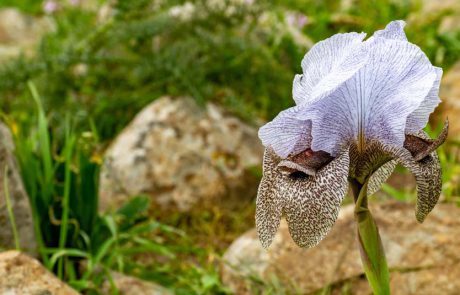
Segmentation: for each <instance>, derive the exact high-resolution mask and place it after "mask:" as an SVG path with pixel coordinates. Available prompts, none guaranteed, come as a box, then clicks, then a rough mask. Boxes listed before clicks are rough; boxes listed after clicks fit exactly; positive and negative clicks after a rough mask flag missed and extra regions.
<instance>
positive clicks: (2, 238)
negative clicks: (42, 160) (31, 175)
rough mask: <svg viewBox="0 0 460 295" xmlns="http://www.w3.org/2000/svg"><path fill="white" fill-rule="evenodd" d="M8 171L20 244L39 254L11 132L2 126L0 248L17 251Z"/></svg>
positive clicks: (0, 143) (30, 211) (27, 198)
mask: <svg viewBox="0 0 460 295" xmlns="http://www.w3.org/2000/svg"><path fill="white" fill-rule="evenodd" d="M6 168H8V172H7V175H8V178H7V186H8V192H9V200H10V202H11V208H12V211H13V215H14V220H15V224H16V230H17V233H18V239H19V244H20V246H21V247H22V248H23V250H26V251H27V252H29V253H31V254H35V253H36V248H37V243H36V240H35V233H34V226H33V220H32V210H31V208H30V203H29V197H28V195H27V193H26V191H25V189H24V185H23V183H22V179H21V176H20V174H19V168H18V165H17V163H16V159H15V156H14V143H13V139H12V137H11V133H10V131H9V129H8V128H7V127H6V126H5V125H4V124H2V123H0V248H14V247H15V241H14V235H13V227H12V223H11V220H10V217H9V214H8V210H7V199H6V196H7V195H6V194H5V191H6V190H5V185H4V184H5V169H6Z"/></svg>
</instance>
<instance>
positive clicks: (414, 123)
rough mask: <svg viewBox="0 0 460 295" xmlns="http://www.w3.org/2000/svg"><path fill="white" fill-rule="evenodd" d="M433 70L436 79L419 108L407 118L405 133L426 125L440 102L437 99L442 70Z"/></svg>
mask: <svg viewBox="0 0 460 295" xmlns="http://www.w3.org/2000/svg"><path fill="white" fill-rule="evenodd" d="M434 70H435V73H436V79H435V80H434V82H433V85H432V87H431V89H430V92H428V95H427V96H426V97H425V99H424V100H423V101H422V103H421V104H420V106H419V107H418V108H417V109H416V110H415V111H414V112H412V113H411V114H410V115H409V116H408V117H407V122H406V133H410V132H417V131H420V130H422V129H423V128H424V127H425V126H426V124H428V119H429V118H430V114H431V113H432V112H433V111H434V109H435V108H436V107H437V106H438V105H439V103H440V102H441V100H440V99H439V86H440V84H441V78H442V69H441V68H438V67H434Z"/></svg>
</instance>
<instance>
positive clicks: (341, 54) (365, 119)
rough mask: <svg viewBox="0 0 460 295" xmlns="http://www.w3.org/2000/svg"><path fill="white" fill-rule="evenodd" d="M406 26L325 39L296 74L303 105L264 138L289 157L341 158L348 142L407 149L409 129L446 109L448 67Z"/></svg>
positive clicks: (298, 101)
mask: <svg viewBox="0 0 460 295" xmlns="http://www.w3.org/2000/svg"><path fill="white" fill-rule="evenodd" d="M404 24H405V23H404V22H403V21H394V22H391V23H390V24H388V26H387V27H386V28H385V29H384V30H382V31H377V32H375V34H374V36H372V37H370V38H369V39H367V40H365V41H364V38H365V37H366V34H365V33H346V34H337V35H334V36H332V37H331V38H328V39H326V40H324V41H321V42H319V43H318V44H316V45H315V46H313V48H311V49H310V51H309V52H308V53H307V54H306V55H305V57H304V59H303V60H302V69H303V74H301V75H296V76H295V78H294V85H293V91H292V94H293V97H294V100H295V102H296V106H295V107H292V108H290V109H287V110H285V111H283V112H281V113H280V114H279V115H278V116H277V117H276V118H275V119H274V120H273V121H272V122H270V123H268V124H266V125H265V126H263V127H262V128H261V129H260V131H259V137H260V139H261V140H262V143H263V144H264V146H266V147H271V148H272V149H273V150H274V151H275V153H276V154H278V155H279V156H280V157H281V158H286V157H287V156H288V155H290V154H296V153H299V152H301V151H303V150H305V149H307V148H311V149H312V150H314V151H318V150H322V151H326V152H328V153H331V154H332V155H336V154H337V152H338V150H339V149H340V147H341V146H342V145H344V144H346V143H350V142H356V143H358V146H360V147H362V146H363V145H365V144H366V141H369V140H379V141H381V142H383V143H385V144H390V145H397V146H402V145H403V142H404V135H405V133H406V132H417V131H419V130H421V129H422V128H424V127H425V125H426V123H427V122H428V117H429V115H430V113H431V112H432V111H433V110H434V109H435V107H436V106H437V105H438V104H439V102H440V100H439V97H438V90H439V83H440V80H441V76H442V69H440V68H437V67H434V66H433V65H432V64H431V63H430V61H429V60H428V58H427V57H426V56H425V54H424V53H423V52H422V51H421V50H420V48H419V47H418V46H416V45H414V44H412V43H409V42H408V41H407V39H406V36H405V34H404V31H403V27H404Z"/></svg>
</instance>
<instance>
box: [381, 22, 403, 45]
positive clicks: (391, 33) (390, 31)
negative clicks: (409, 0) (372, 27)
mask: <svg viewBox="0 0 460 295" xmlns="http://www.w3.org/2000/svg"><path fill="white" fill-rule="evenodd" d="M405 26H406V22H405V21H403V20H396V21H392V22H390V23H389V24H388V25H387V26H386V27H385V29H383V30H380V31H376V32H375V33H374V36H375V37H380V38H386V39H395V40H401V41H407V37H406V33H404V27H405Z"/></svg>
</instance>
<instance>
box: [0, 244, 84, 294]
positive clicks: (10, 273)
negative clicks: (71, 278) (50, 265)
mask: <svg viewBox="0 0 460 295" xmlns="http://www.w3.org/2000/svg"><path fill="white" fill-rule="evenodd" d="M0 294H7V295H10V294H11V295H14V294H18V295H19V294H37V295H38V294H43V295H44V294H50V295H54V294H55V295H78V294H79V293H78V292H76V291H74V290H73V289H72V288H70V287H69V286H67V285H66V284H64V283H63V282H61V281H60V280H59V279H58V278H57V277H56V276H54V275H53V274H52V273H51V272H49V271H48V270H47V269H45V267H43V266H42V265H41V264H40V262H38V261H37V260H35V259H34V258H31V257H29V256H27V255H25V254H22V253H20V252H18V251H7V252H2V253H0Z"/></svg>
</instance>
